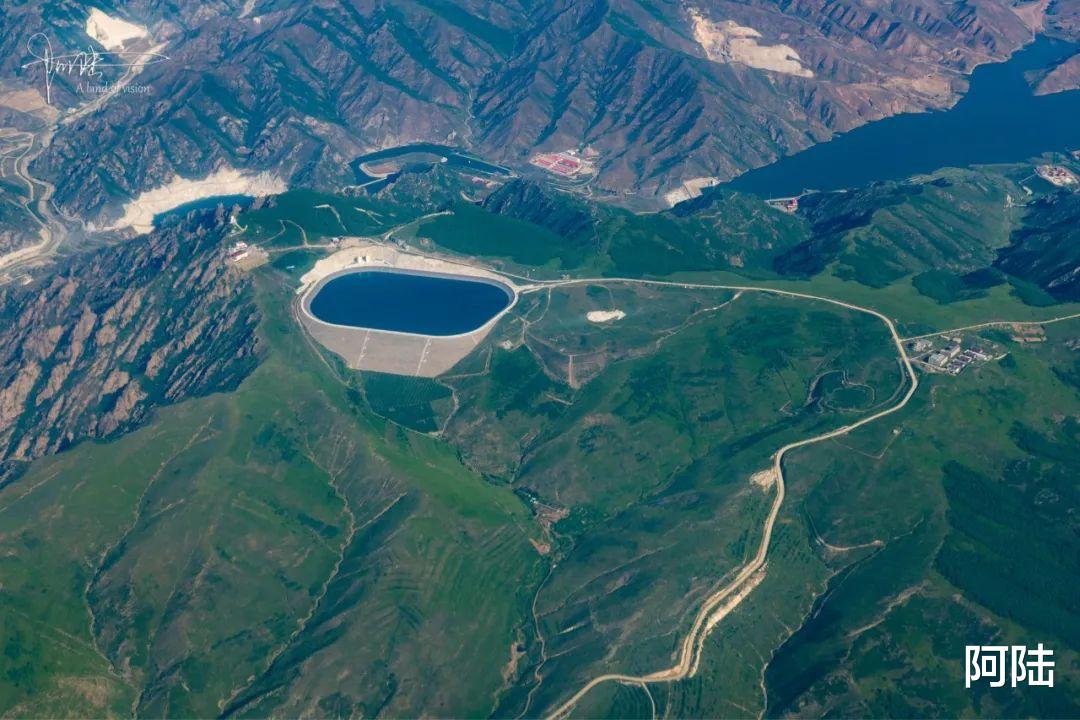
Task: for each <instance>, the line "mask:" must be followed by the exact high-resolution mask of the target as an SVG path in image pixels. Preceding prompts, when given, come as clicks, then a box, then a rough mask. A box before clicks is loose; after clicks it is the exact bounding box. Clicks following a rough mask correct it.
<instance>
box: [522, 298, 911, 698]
mask: <svg viewBox="0 0 1080 720" xmlns="http://www.w3.org/2000/svg"><path fill="white" fill-rule="evenodd" d="M613 282H620V283H633V284H642V285H656V286H669V287H682V288H687V289H715V290H736V291H741V292H761V293H768V294H771V295H781V296H786V297H794V298H800V299H804V300H816V301H819V302H825V303H829V304H831V305H838V306H840V307H843V308H847V309H849V310H855V311H857V312H862V313H866V314H868V315H873V316H874V317H876V318H878V319H879V320H881V321H882V322H883V323H884V324H885V326H886V327H887V328H888V330H889V335H890V336H891V338H892V341H893V344H894V345H895V346H896V351H897V353H898V354H899V356H900V360H901V362H902V364H903V366H904V370H905V372H906V374H907V381H908V382H910V384H909V386H908V389H907V391H906V392H905V393H904V395H903V397H902V398H901V399H900V400H899V402H897V403H896V404H895V405H893V406H891V407H889V408H886V409H885V410H881V411H879V412H876V413H874V414H872V415H868V416H867V417H864V418H862V419H861V420H858V421H856V422H853V423H851V424H849V425H844V426H843V427H840V428H837V429H835V430H831V431H829V432H826V433H822V434H820V435H815V436H813V437H810V438H806V439H804V440H798V441H796V442H792V443H788V444H787V445H784V446H783V447H782V448H780V449H779V450H777V451H776V452H775V453H774V454H773V456H772V466H773V473H774V475H775V477H776V483H775V484H776V497H775V498H773V503H772V506H771V507H770V509H769V514H768V516H767V517H766V518H765V524H764V526H763V528H762V534H761V542H760V543H759V544H758V549H757V552H756V553H755V554H754V557H753V558H751V560H750V561H749V562H748V563H746V564H745V565H744V566H743V567H742V568H741V569H740V570H739V572H738V573H737V574H736V575H735V577H734V578H733V579H732V580H731V582H729V583H728V584H727V585H725V586H724V587H722V588H721V589H719V590H718V591H716V592H715V593H713V594H712V595H710V596H709V597H708V598H706V600H705V602H704V603H702V606H701V609H700V610H699V611H698V613H697V615H696V616H695V618H694V623H693V625H692V626H691V627H690V632H689V633H687V635H686V637H685V638H684V639H683V641H682V644H681V645H680V648H679V657H678V661H677V662H676V663H675V665H673V666H672V667H669V668H664V669H662V670H658V671H656V672H654V673H650V674H648V675H621V674H618V673H608V674H604V675H598V676H597V677H595V678H593V679H592V680H590V681H589V682H587V683H586V684H585V685H584V686H583V687H582V688H581V689H580V690H578V691H577V692H576V693H574V694H573V695H572V696H571V697H570V698H569V699H567V700H566V701H565V702H563V704H562V705H560V706H559V707H558V708H556V709H555V711H554V712H552V713H551V714H550V715H549V716H548V717H549V718H552V719H555V718H561V717H564V716H566V715H567V714H568V713H569V712H570V711H571V710H573V709H574V707H575V706H576V705H577V703H578V702H579V701H580V700H581V699H582V698H583V697H585V695H586V694H587V693H588V692H589V691H590V690H592V689H593V688H595V687H596V686H597V685H601V684H603V683H605V682H623V683H633V684H644V683H658V682H674V681H677V680H682V679H684V678H687V677H693V675H694V674H695V673H696V672H697V669H698V665H699V663H700V660H701V649H702V646H703V645H704V642H705V639H706V638H707V637H708V634H709V631H710V630H711V629H712V628H713V627H714V626H715V625H716V624H717V623H719V622H720V621H721V620H723V619H724V617H726V616H727V615H728V614H729V613H730V612H731V611H733V610H734V609H735V608H736V607H738V606H739V604H740V603H741V602H742V601H743V600H744V599H745V598H746V597H747V596H749V594H750V593H751V592H752V591H753V589H754V588H755V587H757V585H758V584H759V583H760V582H761V580H762V579H763V578H764V570H765V564H766V559H767V557H768V553H769V544H770V542H771V541H772V533H773V527H774V526H775V525H776V519H777V517H779V515H780V508H781V507H782V506H783V504H784V467H783V462H784V456H785V455H787V454H788V453H789V452H791V451H792V450H795V449H798V448H801V447H806V446H807V445H813V444H815V443H819V442H824V441H825V440H830V439H832V438H835V437H839V436H840V435H846V434H847V433H850V432H851V431H853V430H856V429H857V428H860V427H862V426H864V425H868V424H870V423H872V422H875V421H877V420H880V419H881V418H883V417H885V416H887V415H891V414H893V413H895V412H897V411H899V410H901V409H902V408H903V407H904V406H906V405H907V404H908V402H909V401H910V400H911V398H912V396H913V395H914V394H915V391H916V390H917V389H918V387H919V379H918V376H917V375H916V374H915V369H914V368H913V367H912V365H911V359H910V358H909V357H908V355H907V352H906V351H905V350H904V345H903V341H902V339H901V338H900V335H899V334H898V333H897V331H896V325H895V324H894V323H893V321H892V320H891V319H889V318H888V317H886V316H885V315H883V314H881V313H880V312H878V311H877V310H872V309H870V308H866V307H861V306H859V305H853V304H851V303H846V302H843V301H841V300H835V299H833V298H827V297H820V296H817V295H809V294H807V293H797V292H789V291H787V290H775V289H772V288H762V287H753V286H745V285H710V284H705V283H679V282H665V281H659V280H655V281H654V280H637V279H619V278H599V279H583V280H564V281H557V282H554V283H543V284H537V285H534V286H531V287H530V288H528V289H526V290H525V291H523V292H528V291H530V290H540V289H544V288H546V287H550V286H552V285H556V286H563V285H578V284H595V285H600V284H604V283H613Z"/></svg>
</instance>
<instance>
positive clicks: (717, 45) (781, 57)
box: [689, 8, 814, 78]
mask: <svg viewBox="0 0 1080 720" xmlns="http://www.w3.org/2000/svg"><path fill="white" fill-rule="evenodd" d="M689 14H690V20H691V21H692V22H693V26H694V39H695V40H696V41H697V42H698V44H699V45H701V49H702V50H704V51H705V56H706V57H708V58H709V59H710V60H712V61H713V62H719V63H740V64H742V65H747V66H749V67H752V68H757V69H759V70H769V71H772V72H778V73H784V74H785V75H796V76H798V77H807V78H809V77H814V73H813V72H812V71H811V70H810V69H809V68H807V67H806V66H805V65H803V62H802V58H800V57H799V53H798V52H796V51H795V49H794V48H793V47H791V46H789V45H760V44H759V38H760V37H761V33H760V32H758V31H757V30H755V29H754V28H751V27H744V26H742V25H739V24H737V23H734V22H732V21H731V20H724V21H723V22H713V21H712V20H709V19H708V18H706V17H704V16H703V15H702V14H701V13H700V12H698V11H697V10H696V9H693V8H691V9H690V11H689Z"/></svg>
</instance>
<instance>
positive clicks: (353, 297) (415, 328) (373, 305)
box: [308, 270, 513, 336]
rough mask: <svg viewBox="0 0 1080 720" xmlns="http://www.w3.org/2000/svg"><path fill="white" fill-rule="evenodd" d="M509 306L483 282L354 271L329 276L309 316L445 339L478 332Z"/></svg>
mask: <svg viewBox="0 0 1080 720" xmlns="http://www.w3.org/2000/svg"><path fill="white" fill-rule="evenodd" d="M512 300H513V294H512V292H511V291H510V289H509V288H508V287H506V286H505V285H502V284H501V283H498V282H495V281H493V280H488V279H486V278H471V277H470V278H465V277H461V276H454V277H450V276H446V275H429V274H426V273H416V272H406V271H400V270H358V271H354V272H346V273H344V274H341V275H336V276H331V277H330V279H328V280H326V281H325V282H324V283H323V285H322V286H321V287H319V288H317V289H316V293H315V296H314V297H313V298H312V299H311V301H310V303H309V305H308V310H309V312H310V313H311V315H312V316H314V317H315V318H316V319H318V320H321V321H323V322H326V323H331V324H334V325H346V326H349V327H356V328H369V329H372V330H390V331H393V332H401V333H413V334H417V335H437V336H447V335H460V334H462V333H467V332H471V331H473V330H476V329H477V328H479V327H482V326H483V325H484V324H485V323H486V322H487V321H488V320H490V319H491V318H493V317H495V316H496V315H498V314H499V313H500V312H502V311H503V310H504V309H506V308H507V307H508V306H509V305H510V303H511V301H512Z"/></svg>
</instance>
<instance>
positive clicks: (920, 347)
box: [911, 338, 934, 353]
mask: <svg viewBox="0 0 1080 720" xmlns="http://www.w3.org/2000/svg"><path fill="white" fill-rule="evenodd" d="M932 347H934V343H933V342H931V341H930V340H929V339H927V338H922V339H920V340H916V341H915V342H913V343H912V344H911V351H912V352H915V353H924V352H926V351H927V350H929V349H930V348H932Z"/></svg>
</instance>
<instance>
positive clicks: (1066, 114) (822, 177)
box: [719, 38, 1080, 197]
mask: <svg viewBox="0 0 1080 720" xmlns="http://www.w3.org/2000/svg"><path fill="white" fill-rule="evenodd" d="M1076 50H1077V46H1076V45H1074V44H1070V43H1066V42H1062V41H1057V40H1050V39H1047V38H1040V39H1038V40H1036V41H1035V42H1034V43H1032V44H1031V45H1029V46H1028V47H1026V48H1024V49H1023V50H1021V51H1020V52H1018V53H1016V54H1015V55H1014V56H1013V57H1012V58H1011V59H1010V60H1009V61H1008V62H1006V63H996V64H992V65H982V66H980V67H979V68H977V69H976V70H975V72H974V73H973V75H972V77H971V85H970V89H969V90H968V93H967V95H965V96H964V97H963V98H962V99H961V100H960V102H958V103H957V104H956V105H955V106H953V108H952V109H950V110H943V111H936V112H928V113H918V114H905V115H897V116H894V117H891V118H887V119H885V120H879V121H877V122H873V123H870V124H869V125H864V126H862V127H860V128H857V129H855V130H852V131H851V132H849V133H845V134H843V135H839V136H837V137H836V138H834V139H833V140H831V141H829V142H827V143H822V144H820V145H815V146H813V147H811V148H809V149H807V150H804V151H802V152H800V153H797V154H795V155H790V156H788V157H786V158H782V159H781V160H778V161H777V162H775V163H773V164H772V165H767V166H765V167H763V168H759V169H757V170H751V171H750V172H747V173H745V174H743V175H740V176H739V177H737V178H735V179H734V180H732V181H731V182H729V183H726V184H724V185H721V186H719V187H721V188H727V189H730V190H740V191H743V192H750V193H755V194H758V195H762V196H764V197H788V196H792V195H798V194H799V193H800V192H802V191H804V190H841V189H844V188H852V187H858V186H862V185H868V184H869V183H871V182H875V181H879V180H899V179H903V178H906V177H910V176H911V175H917V174H920V173H928V172H932V171H934V170H938V169H939V168H943V167H962V166H967V165H978V164H991V163H1008V162H1023V161H1025V160H1027V159H1029V158H1032V157H1034V156H1036V155H1040V154H1042V153H1044V152H1047V151H1052V150H1053V151H1066V150H1075V149H1080V91H1076V90H1074V91H1071V92H1064V93H1057V94H1055V95H1044V96H1041V97H1036V96H1035V95H1034V94H1032V91H1031V87H1030V86H1029V85H1028V82H1027V80H1026V79H1025V77H1024V73H1025V72H1027V71H1030V70H1038V69H1042V68H1046V67H1048V66H1050V65H1052V64H1055V62H1060V61H1061V60H1064V59H1065V58H1066V57H1068V56H1069V55H1071V54H1073V53H1075V52H1076Z"/></svg>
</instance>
